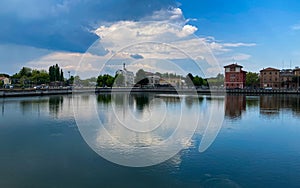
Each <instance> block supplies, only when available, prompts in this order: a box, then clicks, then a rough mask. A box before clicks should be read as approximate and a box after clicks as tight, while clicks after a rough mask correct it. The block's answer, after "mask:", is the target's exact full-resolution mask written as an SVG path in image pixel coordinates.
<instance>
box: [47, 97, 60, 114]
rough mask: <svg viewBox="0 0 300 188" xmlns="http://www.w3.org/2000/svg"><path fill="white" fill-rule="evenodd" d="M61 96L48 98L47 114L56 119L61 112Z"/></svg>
mask: <svg viewBox="0 0 300 188" xmlns="http://www.w3.org/2000/svg"><path fill="white" fill-rule="evenodd" d="M63 102H64V97H63V96H51V97H49V112H50V114H51V115H53V116H54V117H56V118H57V117H58V115H59V113H60V112H61V111H63Z"/></svg>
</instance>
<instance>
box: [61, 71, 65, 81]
mask: <svg viewBox="0 0 300 188" xmlns="http://www.w3.org/2000/svg"><path fill="white" fill-rule="evenodd" d="M64 80H65V78H64V72H63V70H62V69H61V70H60V81H61V82H63V81H64Z"/></svg>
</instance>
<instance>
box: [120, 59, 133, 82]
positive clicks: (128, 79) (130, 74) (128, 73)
mask: <svg viewBox="0 0 300 188" xmlns="http://www.w3.org/2000/svg"><path fill="white" fill-rule="evenodd" d="M116 74H117V75H119V74H121V75H123V76H124V84H125V85H124V86H125V87H130V86H133V85H134V74H133V72H131V71H128V70H127V69H126V67H125V63H124V64H123V70H121V69H120V70H118V71H117V72H116Z"/></svg>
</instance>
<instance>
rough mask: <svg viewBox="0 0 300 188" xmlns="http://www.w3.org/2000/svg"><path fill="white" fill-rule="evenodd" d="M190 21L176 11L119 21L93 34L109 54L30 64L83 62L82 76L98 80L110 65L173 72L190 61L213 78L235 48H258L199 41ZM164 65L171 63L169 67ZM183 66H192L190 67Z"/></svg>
mask: <svg viewBox="0 0 300 188" xmlns="http://www.w3.org/2000/svg"><path fill="white" fill-rule="evenodd" d="M153 20H154V21H153ZM186 21H187V20H185V19H184V17H183V13H182V11H181V9H179V8H175V9H171V10H160V11H157V12H155V13H154V14H153V15H151V16H148V17H145V18H144V19H143V20H141V21H118V22H114V23H111V24H108V25H102V26H100V27H99V28H98V29H96V30H94V31H93V32H94V33H95V34H97V35H98V36H100V38H101V39H100V40H99V41H97V42H96V43H95V44H94V47H97V45H98V43H100V44H101V45H99V46H101V47H103V48H104V49H105V50H107V52H108V53H107V54H103V55H102V56H101V55H92V52H91V53H89V51H88V52H87V53H86V54H85V55H84V56H82V54H78V53H52V54H49V55H48V56H45V57H42V58H40V59H39V60H35V61H32V62H30V64H31V65H38V64H39V65H41V64H43V65H45V66H50V65H52V64H56V63H58V64H60V65H61V67H62V68H64V69H65V70H68V71H69V70H70V71H75V70H76V69H77V66H78V64H79V62H80V61H81V58H82V61H81V65H80V66H79V69H78V73H81V74H82V75H85V76H90V75H92V74H95V75H93V76H96V75H97V74H99V72H100V70H101V69H102V66H103V65H104V64H105V63H107V62H108V64H110V66H109V67H108V68H109V70H110V71H113V70H114V69H119V68H120V65H122V63H123V62H126V64H127V65H128V66H127V67H128V68H132V70H133V71H136V70H138V69H139V68H141V67H144V68H145V69H148V70H149V71H153V72H156V71H160V72H166V71H168V72H172V71H175V70H176V69H177V68H176V66H177V65H176V63H172V60H176V59H177V60H180V59H187V60H192V61H190V62H196V63H198V66H199V67H200V68H201V70H203V71H204V74H206V75H207V76H211V75H213V73H215V74H217V73H218V72H217V71H216V70H219V71H222V65H223V63H224V62H223V61H222V62H218V60H224V57H223V56H224V55H226V53H228V52H231V53H232V51H233V49H234V48H239V47H252V46H255V45H256V44H255V43H242V42H239V43H222V42H220V41H217V40H215V38H214V37H212V36H208V37H202V38H199V37H197V36H195V35H194V34H195V32H196V31H197V30H198V28H197V27H195V26H193V25H189V24H186ZM93 50H95V49H94V48H93ZM235 55H236V56H235V59H236V60H246V59H248V58H250V55H247V54H235ZM135 57H140V58H135ZM162 62H168V66H164V65H163V63H162ZM147 63H148V64H147ZM226 63H228V62H226ZM183 66H185V67H188V66H190V65H189V64H188V63H186V64H185V65H183ZM183 68H184V67H183ZM212 70H214V71H215V72H213V71H212ZM82 77H84V76H82Z"/></svg>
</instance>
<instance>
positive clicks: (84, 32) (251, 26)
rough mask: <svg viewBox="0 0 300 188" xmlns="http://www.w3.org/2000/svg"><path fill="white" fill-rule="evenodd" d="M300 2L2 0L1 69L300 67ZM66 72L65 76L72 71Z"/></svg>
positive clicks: (86, 73) (91, 71) (87, 71)
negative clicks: (124, 65) (51, 67)
mask: <svg viewBox="0 0 300 188" xmlns="http://www.w3.org/2000/svg"><path fill="white" fill-rule="evenodd" d="M299 7H300V2H299V1H297V0H277V1H271V0H261V1H254V0H248V1H247V0H245V1H240V0H190V1H184V0H178V1H174V0H159V1H153V0H98V1H97V0H72V1H71V0H44V1H39V0H27V1H22V0H1V2H0V23H1V29H0V73H8V74H10V75H11V74H14V73H15V72H18V71H19V70H20V69H21V68H22V67H23V66H27V67H31V68H36V69H46V70H47V69H48V67H49V66H51V65H53V64H56V63H58V64H59V65H60V67H61V68H62V69H63V70H64V71H70V72H71V74H72V75H80V76H81V77H90V76H97V75H99V74H101V73H103V72H107V73H110V74H113V73H114V71H115V70H117V69H120V68H122V64H123V63H126V65H127V69H129V70H132V71H134V72H135V71H137V70H138V69H140V68H143V69H145V70H147V71H152V72H156V71H160V72H174V73H178V74H186V73H187V72H192V73H193V74H199V75H201V76H205V77H210V76H215V75H217V74H218V73H222V72H223V66H224V65H226V64H230V63H233V62H237V63H239V64H241V65H243V67H244V70H246V71H252V72H258V71H259V70H260V69H262V68H266V67H276V68H290V67H291V68H293V67H295V66H300V12H299V11H298V10H299ZM65 75H66V74H65Z"/></svg>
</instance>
